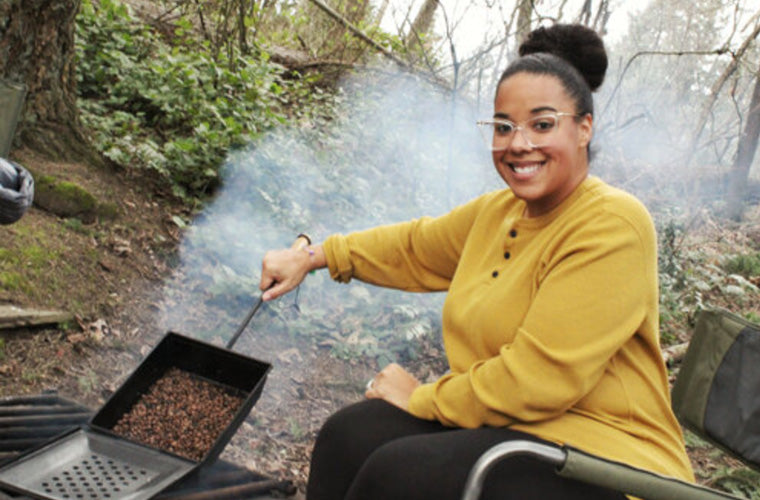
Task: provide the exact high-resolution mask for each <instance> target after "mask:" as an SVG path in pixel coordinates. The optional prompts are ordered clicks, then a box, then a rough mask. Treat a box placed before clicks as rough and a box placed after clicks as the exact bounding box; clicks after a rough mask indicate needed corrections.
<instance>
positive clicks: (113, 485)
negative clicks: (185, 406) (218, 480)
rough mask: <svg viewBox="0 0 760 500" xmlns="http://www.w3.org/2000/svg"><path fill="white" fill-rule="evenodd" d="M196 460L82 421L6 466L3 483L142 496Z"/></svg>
mask: <svg viewBox="0 0 760 500" xmlns="http://www.w3.org/2000/svg"><path fill="white" fill-rule="evenodd" d="M196 465H197V464H196V462H192V461H189V460H186V459H183V458H181V457H178V456H175V455H171V454H168V453H161V452H160V451H158V450H154V449H151V448H148V447H144V446H140V445H137V444H134V443H131V442H129V441H126V440H123V439H118V438H114V437H112V436H108V435H106V434H103V433H100V432H97V431H94V430H92V429H88V428H84V427H82V428H78V429H75V430H73V431H71V432H69V433H68V434H65V435H63V436H62V437H60V438H58V439H55V440H54V441H52V442H50V443H48V444H46V445H44V446H42V447H40V448H38V449H37V450H34V451H32V452H29V453H28V454H26V455H23V456H21V457H19V458H18V459H16V460H15V461H13V462H12V463H10V464H8V465H7V466H5V467H3V468H1V469H0V485H3V486H4V487H7V488H8V489H11V490H14V491H17V492H19V493H22V494H24V495H27V496H31V497H34V498H41V499H50V500H95V499H108V500H115V499H120V500H142V499H147V498H150V497H152V496H153V495H156V494H157V493H158V492H160V491H161V490H163V489H164V488H166V487H168V486H169V485H170V484H172V483H174V482H175V481H177V480H179V479H180V478H181V477H183V476H184V475H185V474H187V473H189V472H190V471H191V470H192V469H193V468H194V467H195V466H196Z"/></svg>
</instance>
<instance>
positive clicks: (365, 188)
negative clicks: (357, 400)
mask: <svg viewBox="0 0 760 500" xmlns="http://www.w3.org/2000/svg"><path fill="white" fill-rule="evenodd" d="M341 88H342V92H341V93H340V94H339V96H338V97H337V99H336V101H335V102H334V105H335V106H337V109H338V113H337V116H338V118H337V119H333V120H322V119H319V118H310V119H308V120H305V119H300V120H299V119H295V118H294V123H290V124H284V125H283V126H282V127H281V128H279V129H277V130H274V131H272V132H271V133H269V134H268V135H266V136H265V137H263V138H262V139H260V140H258V141H256V142H255V143H253V144H250V145H249V146H248V147H246V148H243V149H241V150H239V151H235V152H234V153H232V154H231V155H230V156H229V158H228V160H227V162H226V165H225V168H224V169H223V182H222V187H221V189H220V190H219V191H218V193H217V194H216V196H215V199H214V200H213V202H212V203H210V204H209V205H208V207H207V208H206V209H204V211H203V213H202V214H200V215H199V216H198V217H196V218H195V220H193V221H192V223H191V224H190V226H189V228H188V229H187V231H186V234H185V236H184V238H183V242H182V244H181V248H180V251H179V264H178V266H177V268H176V272H175V277H174V279H173V280H171V282H170V283H168V284H167V286H166V290H165V292H164V296H165V300H164V303H163V304H162V305H161V306H160V308H159V309H160V311H161V318H160V323H161V324H162V325H163V326H164V327H165V328H166V329H167V330H172V331H177V332H180V333H184V334H187V335H190V336H195V337H200V338H204V339H207V340H211V341H214V342H218V343H226V340H227V339H229V338H230V337H231V336H232V333H233V332H234V331H235V330H236V328H237V326H238V325H239V323H240V321H242V319H243V318H244V317H245V316H246V313H247V311H248V310H249V309H250V308H251V307H252V306H253V304H254V303H255V302H256V301H257V299H258V297H259V293H260V292H259V290H258V283H259V277H260V270H261V269H260V268H261V259H262V257H263V255H264V253H265V252H266V251H267V250H270V249H276V248H282V247H286V246H289V245H290V243H291V242H292V241H293V240H294V239H295V237H296V235H298V234H299V233H302V232H303V233H308V234H309V235H310V236H311V237H312V239H313V240H314V241H315V242H319V241H322V240H323V239H324V238H325V237H327V236H328V235H330V234H332V233H335V232H340V233H347V232H350V231H353V230H359V229H364V228H368V227H373V226H377V225H379V224H386V223H393V222H400V221H405V220H409V219H412V218H417V217H420V216H425V215H432V216H435V215H439V214H443V213H445V212H447V211H449V210H450V209H451V208H452V207H453V206H455V205H457V204H461V203H463V202H465V201H468V200H469V199H471V198H473V197H474V196H476V195H478V194H481V193H483V192H486V191H490V190H493V189H499V188H502V187H503V183H502V181H501V180H500V179H499V177H498V176H497V174H496V173H495V172H494V169H493V166H492V163H491V160H490V155H489V154H488V152H487V151H486V149H485V148H484V147H483V144H482V141H481V139H480V138H479V137H478V132H477V131H476V130H475V128H476V127H475V121H476V119H477V118H479V117H478V116H476V114H475V112H474V111H473V110H472V107H471V106H470V105H469V104H468V103H467V102H465V101H464V100H458V99H454V98H453V97H452V96H451V95H450V94H448V93H447V92H444V91H441V90H440V89H438V88H436V87H434V86H432V85H430V84H427V83H424V82H422V81H420V80H418V79H416V78H414V77H412V76H409V75H400V74H381V73H373V74H371V75H360V76H356V77H353V78H351V79H349V80H347V81H344V82H343V83H342V86H341ZM441 303H442V297H441V295H440V294H408V293H402V292H396V291H389V290H381V289H379V288H376V287H372V286H370V285H364V284H361V283H358V282H354V283H352V284H350V285H348V286H346V285H340V284H336V283H333V282H332V281H331V280H330V278H329V276H328V275H327V273H326V272H317V273H315V274H314V275H311V276H307V279H306V280H305V282H304V283H303V284H302V286H301V287H300V289H299V290H298V292H297V293H291V294H290V295H289V296H286V297H283V298H281V299H279V300H278V301H274V302H273V303H271V304H267V305H266V306H265V307H264V308H262V310H261V311H260V312H259V313H258V314H257V317H256V318H254V320H253V322H252V326H250V327H249V329H248V330H247V333H244V335H243V336H242V337H241V342H239V343H240V344H242V345H243V346H244V347H239V346H236V348H237V349H239V350H241V351H244V352H246V354H251V355H254V356H257V357H260V358H261V359H263V360H267V361H273V359H272V357H273V353H276V352H281V351H283V350H287V349H288V347H289V346H292V345H293V344H294V338H297V336H298V335H310V336H312V337H313V338H316V339H320V338H321V339H323V340H324V342H323V343H326V345H331V346H332V348H333V349H334V350H337V351H341V350H342V349H343V350H345V349H346V348H347V347H346V346H349V347H348V348H350V349H355V352H353V355H367V356H368V360H371V361H373V362H374V361H375V359H377V363H378V364H382V363H383V362H386V361H392V360H397V359H398V357H403V356H404V355H406V354H408V353H406V354H405V352H404V347H402V345H403V344H404V343H405V342H406V340H408V339H409V338H413V337H415V336H419V335H435V334H437V333H438V332H437V330H438V326H437V324H438V323H437V322H438V316H439V315H440V306H441ZM351 318H353V319H351ZM246 337H248V340H245V341H244V340H243V339H245V338H246ZM352 345H353V347H351V346H352ZM341 352H342V351H341ZM304 369H305V370H308V367H304Z"/></svg>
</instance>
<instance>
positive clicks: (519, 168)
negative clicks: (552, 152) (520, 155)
mask: <svg viewBox="0 0 760 500" xmlns="http://www.w3.org/2000/svg"><path fill="white" fill-rule="evenodd" d="M510 166H511V167H512V170H514V171H515V173H518V174H532V173H533V172H535V171H537V170H538V169H539V168H541V163H531V164H529V165H525V164H523V165H515V164H512V165H510Z"/></svg>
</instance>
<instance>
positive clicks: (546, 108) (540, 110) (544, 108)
mask: <svg viewBox="0 0 760 500" xmlns="http://www.w3.org/2000/svg"><path fill="white" fill-rule="evenodd" d="M544 111H555V112H556V111H557V109H556V108H553V107H551V106H539V107H537V108H533V109H531V110H530V112H531V114H534V115H535V114H536V113H543V112H544Z"/></svg>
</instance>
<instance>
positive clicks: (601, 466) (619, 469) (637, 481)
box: [557, 447, 741, 500]
mask: <svg viewBox="0 0 760 500" xmlns="http://www.w3.org/2000/svg"><path fill="white" fill-rule="evenodd" d="M563 449H564V450H565V452H566V453H567V458H566V460H565V463H564V464H563V465H562V466H561V467H559V468H558V469H557V474H559V475H560V476H562V477H567V478H570V479H575V480H577V481H584V482H587V483H592V484H595V485H597V486H603V487H606V488H610V489H613V490H617V491H621V492H623V493H627V494H629V495H632V496H635V497H638V498H645V499H646V500H726V499H730V500H741V499H740V498H739V497H735V496H733V495H729V494H728V493H724V492H721V491H716V490H712V489H709V488H706V487H704V486H700V485H698V484H694V483H689V482H686V481H681V480H680V479H675V478H672V477H668V476H663V475H661V474H656V473H654V472H649V471H646V470H643V469H638V468H636V467H632V466H630V465H626V464H622V463H619V462H613V461H611V460H605V459H603V458H599V457H597V456H594V455H589V454H588V453H585V452H582V451H580V450H576V449H574V448H570V447H564V448H563Z"/></svg>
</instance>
